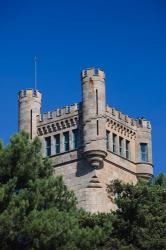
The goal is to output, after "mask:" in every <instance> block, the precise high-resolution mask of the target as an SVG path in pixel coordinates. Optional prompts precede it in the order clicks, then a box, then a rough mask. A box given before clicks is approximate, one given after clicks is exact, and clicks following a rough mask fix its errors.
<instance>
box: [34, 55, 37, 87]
mask: <svg viewBox="0 0 166 250" xmlns="http://www.w3.org/2000/svg"><path fill="white" fill-rule="evenodd" d="M34 63H35V90H36V89H37V57H36V56H35V58H34Z"/></svg>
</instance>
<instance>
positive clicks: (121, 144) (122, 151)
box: [119, 137, 124, 156]
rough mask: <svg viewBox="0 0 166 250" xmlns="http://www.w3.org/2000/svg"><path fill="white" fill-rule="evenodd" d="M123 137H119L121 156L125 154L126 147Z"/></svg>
mask: <svg viewBox="0 0 166 250" xmlns="http://www.w3.org/2000/svg"><path fill="white" fill-rule="evenodd" d="M123 147H124V146H123V138H122V137H119V154H120V156H123V155H124V148H123Z"/></svg>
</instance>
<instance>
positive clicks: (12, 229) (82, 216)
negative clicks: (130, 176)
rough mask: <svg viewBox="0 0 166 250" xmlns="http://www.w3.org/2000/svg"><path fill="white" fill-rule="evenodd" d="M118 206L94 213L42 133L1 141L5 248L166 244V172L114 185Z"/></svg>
mask: <svg viewBox="0 0 166 250" xmlns="http://www.w3.org/2000/svg"><path fill="white" fill-rule="evenodd" d="M108 192H109V193H110V192H111V193H112V194H114V196H115V197H116V198H115V202H116V205H117V210H116V211H114V212H111V211H110V213H108V214H104V213H98V214H90V213H88V212H86V211H84V210H83V209H78V208H77V200H76V197H75V195H74V193H73V192H71V191H69V190H68V189H67V187H66V185H65V184H64V182H63V179H62V177H61V176H57V177H55V176H54V168H53V166H52V164H51V161H50V160H49V159H47V158H45V159H44V158H43V157H42V154H41V142H40V140H39V139H37V138H36V139H34V140H33V141H31V140H30V139H29V136H28V134H26V133H25V132H22V133H20V134H16V135H14V136H12V137H11V142H10V144H9V145H7V146H4V145H3V144H2V143H0V249H2V250H22V249H23V250H24V249H25V250H32V249H42V250H85V249H86V250H166V176H165V175H164V174H160V175H159V176H158V177H155V178H153V179H152V180H150V181H149V182H145V181H139V182H138V184H136V185H132V184H124V183H122V182H121V181H119V180H115V181H114V182H112V183H111V184H110V185H109V186H108Z"/></svg>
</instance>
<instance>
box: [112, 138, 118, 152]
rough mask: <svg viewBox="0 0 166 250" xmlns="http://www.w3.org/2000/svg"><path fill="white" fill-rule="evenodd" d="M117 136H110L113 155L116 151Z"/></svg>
mask: <svg viewBox="0 0 166 250" xmlns="http://www.w3.org/2000/svg"><path fill="white" fill-rule="evenodd" d="M116 141H117V135H115V134H112V150H113V152H114V153H116V151H117V148H116V147H117V142H116Z"/></svg>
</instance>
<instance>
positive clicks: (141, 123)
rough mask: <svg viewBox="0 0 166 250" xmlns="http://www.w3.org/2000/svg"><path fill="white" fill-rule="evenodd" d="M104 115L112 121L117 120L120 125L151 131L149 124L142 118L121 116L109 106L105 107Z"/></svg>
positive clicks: (121, 114) (120, 113)
mask: <svg viewBox="0 0 166 250" xmlns="http://www.w3.org/2000/svg"><path fill="white" fill-rule="evenodd" d="M106 113H107V114H108V115H109V116H111V117H112V118H113V119H115V120H118V121H119V122H121V123H124V124H125V125H127V126H130V127H133V128H135V129H137V128H148V129H151V124H150V122H149V121H147V120H146V119H144V118H138V119H133V118H131V117H129V116H128V115H125V114H123V113H122V112H120V111H118V110H116V109H115V108H112V107H110V106H108V105H107V106H106Z"/></svg>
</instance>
